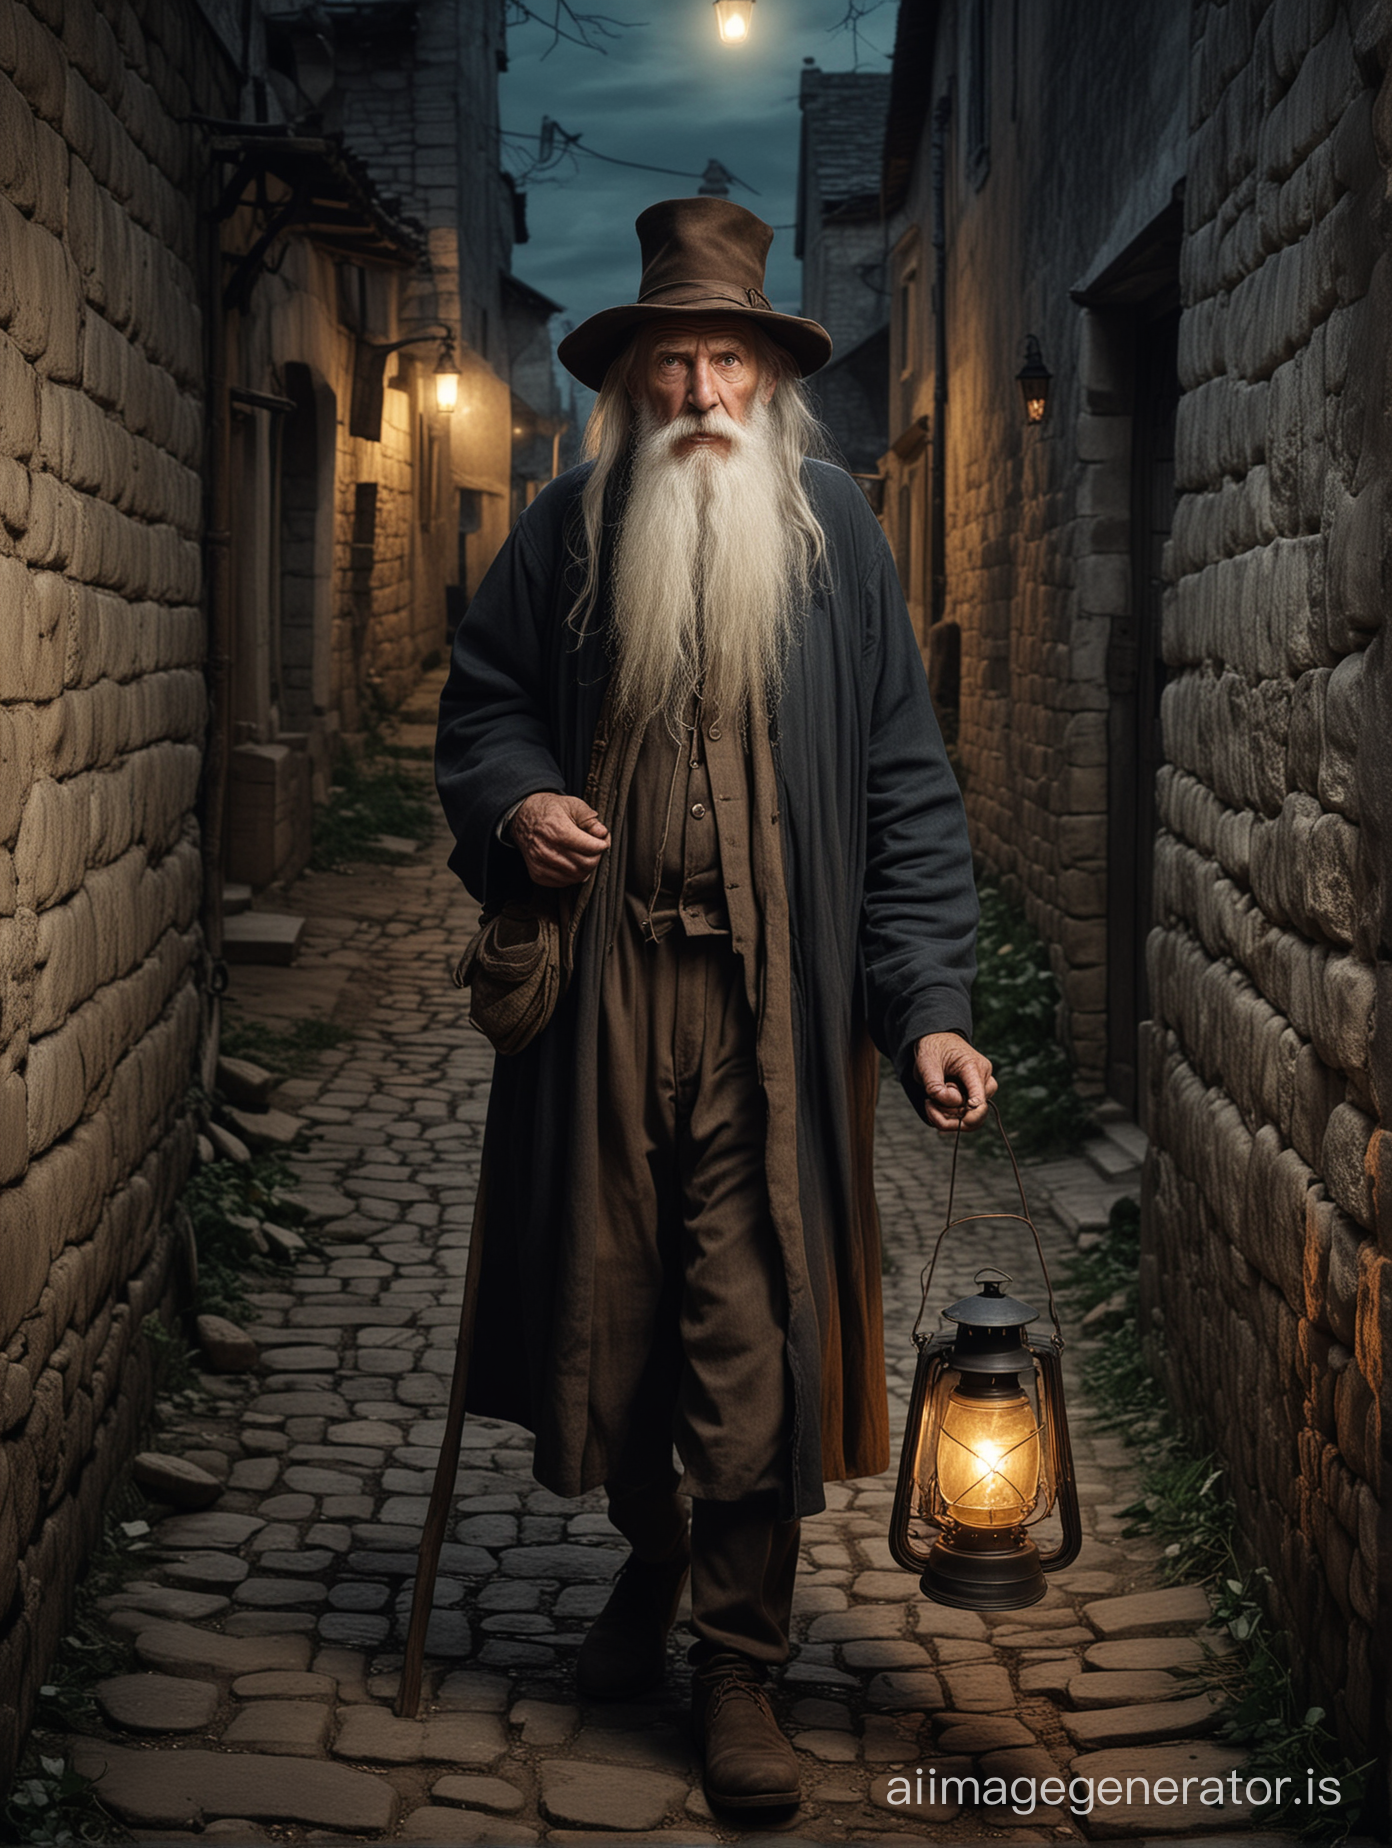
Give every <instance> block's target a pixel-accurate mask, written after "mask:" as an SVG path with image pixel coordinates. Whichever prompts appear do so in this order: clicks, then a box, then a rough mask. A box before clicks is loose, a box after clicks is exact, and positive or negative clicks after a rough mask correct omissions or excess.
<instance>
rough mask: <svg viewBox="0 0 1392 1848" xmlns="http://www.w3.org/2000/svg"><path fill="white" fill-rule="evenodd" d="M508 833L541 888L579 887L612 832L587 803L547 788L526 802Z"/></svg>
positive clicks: (530, 873)
mask: <svg viewBox="0 0 1392 1848" xmlns="http://www.w3.org/2000/svg"><path fill="white" fill-rule="evenodd" d="M508 832H509V834H510V835H511V838H512V844H513V846H514V847H516V848H517V850H518V852H519V853H520V854H521V855H522V859H523V862H524V863H525V865H526V868H527V876H528V878H529V879H530V880H531V882H532V884H533V885H539V886H570V885H579V884H580V882H581V881H582V880H584V879H588V878H589V876H590V874H591V873H592V872H593V871H594V869H595V867H596V866H597V865H598V863H599V856H600V855H601V854H602V853H603V852H604V850H605V849H606V848H607V847H608V845H609V830H608V829H607V828H606V827H605V825H604V823H603V822H602V821H601V820H600V819H599V816H598V815H596V814H595V812H594V810H593V809H592V808H591V807H590V805H589V803H588V802H582V801H581V800H580V798H579V796H561V795H557V794H556V792H555V791H554V790H549V789H542V790H538V791H537V793H536V794H535V795H533V796H528V797H527V799H526V801H525V802H524V803H523V804H522V806H521V807H520V808H519V809H518V811H517V813H516V814H515V815H514V816H513V818H512V822H511V825H510V827H509V830H508Z"/></svg>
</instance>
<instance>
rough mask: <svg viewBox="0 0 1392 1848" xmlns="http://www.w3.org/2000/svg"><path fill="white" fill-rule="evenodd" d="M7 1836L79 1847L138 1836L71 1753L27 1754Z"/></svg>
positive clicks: (35, 1847)
mask: <svg viewBox="0 0 1392 1848" xmlns="http://www.w3.org/2000/svg"><path fill="white" fill-rule="evenodd" d="M3 1814H4V1819H5V1822H6V1824H7V1829H6V1834H5V1840H6V1841H9V1842H15V1843H23V1844H27V1845H32V1848H76V1845H77V1844H78V1843H80V1842H128V1841H130V1840H131V1839H132V1837H131V1836H129V1835H128V1834H127V1833H126V1831H125V1830H124V1829H123V1828H121V1826H120V1824H119V1823H118V1822H117V1821H116V1819H115V1818H114V1817H113V1816H112V1814H111V1812H110V1810H108V1809H107V1808H106V1807H105V1805H104V1804H103V1803H102V1802H101V1800H100V1799H99V1798H98V1796H97V1794H96V1791H95V1789H94V1787H93V1785H92V1782H91V1780H90V1779H89V1778H85V1777H80V1776H79V1775H78V1773H77V1772H76V1771H74V1770H73V1768H72V1766H71V1765H70V1764H69V1763H68V1761H67V1759H66V1758H62V1757H57V1756H54V1755H53V1754H51V1753H48V1752H30V1753H28V1754H26V1757H25V1762H24V1766H23V1768H22V1769H21V1771H20V1774H19V1776H18V1777H17V1778H16V1779H15V1784H14V1789H13V1790H12V1791H11V1793H10V1797H9V1801H8V1802H7V1803H6V1804H5V1808H4V1812H3Z"/></svg>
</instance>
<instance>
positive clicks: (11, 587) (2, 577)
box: [0, 381, 71, 889]
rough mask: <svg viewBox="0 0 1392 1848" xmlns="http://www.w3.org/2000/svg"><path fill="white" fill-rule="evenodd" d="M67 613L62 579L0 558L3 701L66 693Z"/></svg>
mask: <svg viewBox="0 0 1392 1848" xmlns="http://www.w3.org/2000/svg"><path fill="white" fill-rule="evenodd" d="M0 382H2V381H0ZM67 614H68V596H67V592H66V589H65V587H64V585H63V583H62V580H61V579H60V578H57V577H56V576H55V575H54V574H53V573H51V572H46V571H45V572H36V571H30V570H29V569H28V568H27V567H26V566H25V564H24V563H23V562H22V561H21V560H20V559H18V558H7V557H4V556H0V699H5V700H51V699H56V698H57V697H58V695H59V694H60V693H61V692H62V690H63V670H64V666H65V663H66V659H67ZM68 889H71V888H70V887H69V888H68Z"/></svg>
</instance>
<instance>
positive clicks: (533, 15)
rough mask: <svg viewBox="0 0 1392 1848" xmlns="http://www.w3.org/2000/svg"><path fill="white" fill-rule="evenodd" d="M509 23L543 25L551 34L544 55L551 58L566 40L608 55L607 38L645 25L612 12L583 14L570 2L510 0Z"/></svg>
mask: <svg viewBox="0 0 1392 1848" xmlns="http://www.w3.org/2000/svg"><path fill="white" fill-rule="evenodd" d="M507 23H508V25H510V26H527V25H536V26H541V27H542V28H543V30H545V31H547V32H549V33H550V34H551V43H550V44H549V45H548V46H547V47H546V50H545V51H544V52H543V53H542V54H541V55H542V57H544V58H547V57H550V55H551V53H552V52H553V51H554V50H555V49H556V47H557V45H559V44H560V43H561V41H562V40H563V39H564V41H565V42H566V44H567V45H579V46H582V47H583V49H584V50H586V51H597V52H599V53H600V54H601V56H603V55H606V54H607V52H608V46H606V45H604V44H602V43H601V40H603V39H616V38H618V37H619V35H620V34H621V33H622V32H626V31H627V30H628V29H629V27H631V26H641V25H645V24H646V23H647V22H646V21H645V20H641V19H615V18H614V17H613V16H612V15H611V14H609V13H579V12H577V11H576V10H575V8H574V7H573V6H572V5H571V4H570V0H550V4H549V5H547V4H545V0H538V4H536V5H529V4H528V0H507Z"/></svg>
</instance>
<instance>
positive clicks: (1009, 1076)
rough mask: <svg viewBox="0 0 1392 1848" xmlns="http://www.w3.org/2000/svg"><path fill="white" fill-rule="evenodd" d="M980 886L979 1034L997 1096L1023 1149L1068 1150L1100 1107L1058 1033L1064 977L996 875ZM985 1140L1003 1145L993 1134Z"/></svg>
mask: <svg viewBox="0 0 1392 1848" xmlns="http://www.w3.org/2000/svg"><path fill="white" fill-rule="evenodd" d="M980 894H981V925H980V928H979V930H978V932H977V939H976V962H977V975H976V985H975V987H974V988H973V990H972V1015H973V1020H974V1023H975V1024H974V1039H975V1042H976V1044H977V1045H978V1046H980V1047H981V1049H982V1050H983V1051H984V1052H985V1053H986V1054H987V1056H988V1057H989V1058H990V1060H991V1061H992V1064H993V1065H994V1067H995V1073H996V1078H997V1080H998V1082H999V1084H1000V1093H999V1095H998V1096H997V1098H996V1104H997V1106H998V1108H999V1110H1000V1113H1001V1120H1002V1121H1003V1122H1004V1124H1005V1127H1006V1130H1007V1131H1008V1133H1009V1135H1010V1139H1011V1141H1012V1142H1013V1143H1014V1145H1015V1150H1016V1153H1017V1154H1020V1155H1057V1154H1063V1153H1066V1152H1067V1151H1068V1150H1069V1149H1071V1148H1073V1147H1075V1146H1076V1145H1077V1143H1078V1142H1079V1141H1080V1139H1081V1138H1082V1136H1083V1135H1084V1134H1085V1133H1086V1132H1087V1130H1088V1128H1089V1126H1090V1125H1091V1122H1092V1113H1091V1111H1090V1110H1089V1109H1088V1106H1087V1104H1086V1103H1085V1102H1084V1100H1083V1099H1082V1098H1081V1097H1080V1096H1079V1094H1078V1092H1077V1090H1076V1089H1075V1088H1074V1082H1073V1063H1072V1060H1071V1059H1070V1058H1069V1056H1068V1054H1067V1052H1066V1051H1065V1050H1064V1048H1063V1047H1062V1046H1061V1045H1060V1044H1059V1041H1058V1030H1057V1028H1058V1008H1059V985H1058V981H1057V979H1056V977H1055V975H1054V973H1053V971H1052V970H1051V969H1050V967H1049V953H1048V951H1047V950H1046V949H1045V947H1044V944H1043V943H1042V942H1041V940H1040V938H1039V937H1038V935H1037V934H1036V933H1035V931H1034V930H1033V929H1032V928H1031V927H1030V925H1029V924H1028V923H1027V922H1026V919H1025V915H1024V913H1023V912H1022V911H1020V910H1019V909H1018V907H1016V906H1014V905H1012V904H1011V903H1010V902H1009V900H1008V899H1007V898H1006V897H1005V896H1004V894H1003V893H1002V892H1001V889H1000V887H999V886H998V885H996V884H995V883H994V882H993V881H990V880H987V881H985V882H984V883H983V884H982V885H981V887H980ZM977 1146H979V1147H980V1148H982V1149H983V1150H994V1149H995V1148H997V1147H998V1146H999V1145H998V1143H997V1141H996V1139H995V1138H994V1137H989V1136H988V1137H981V1138H978V1141H977Z"/></svg>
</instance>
